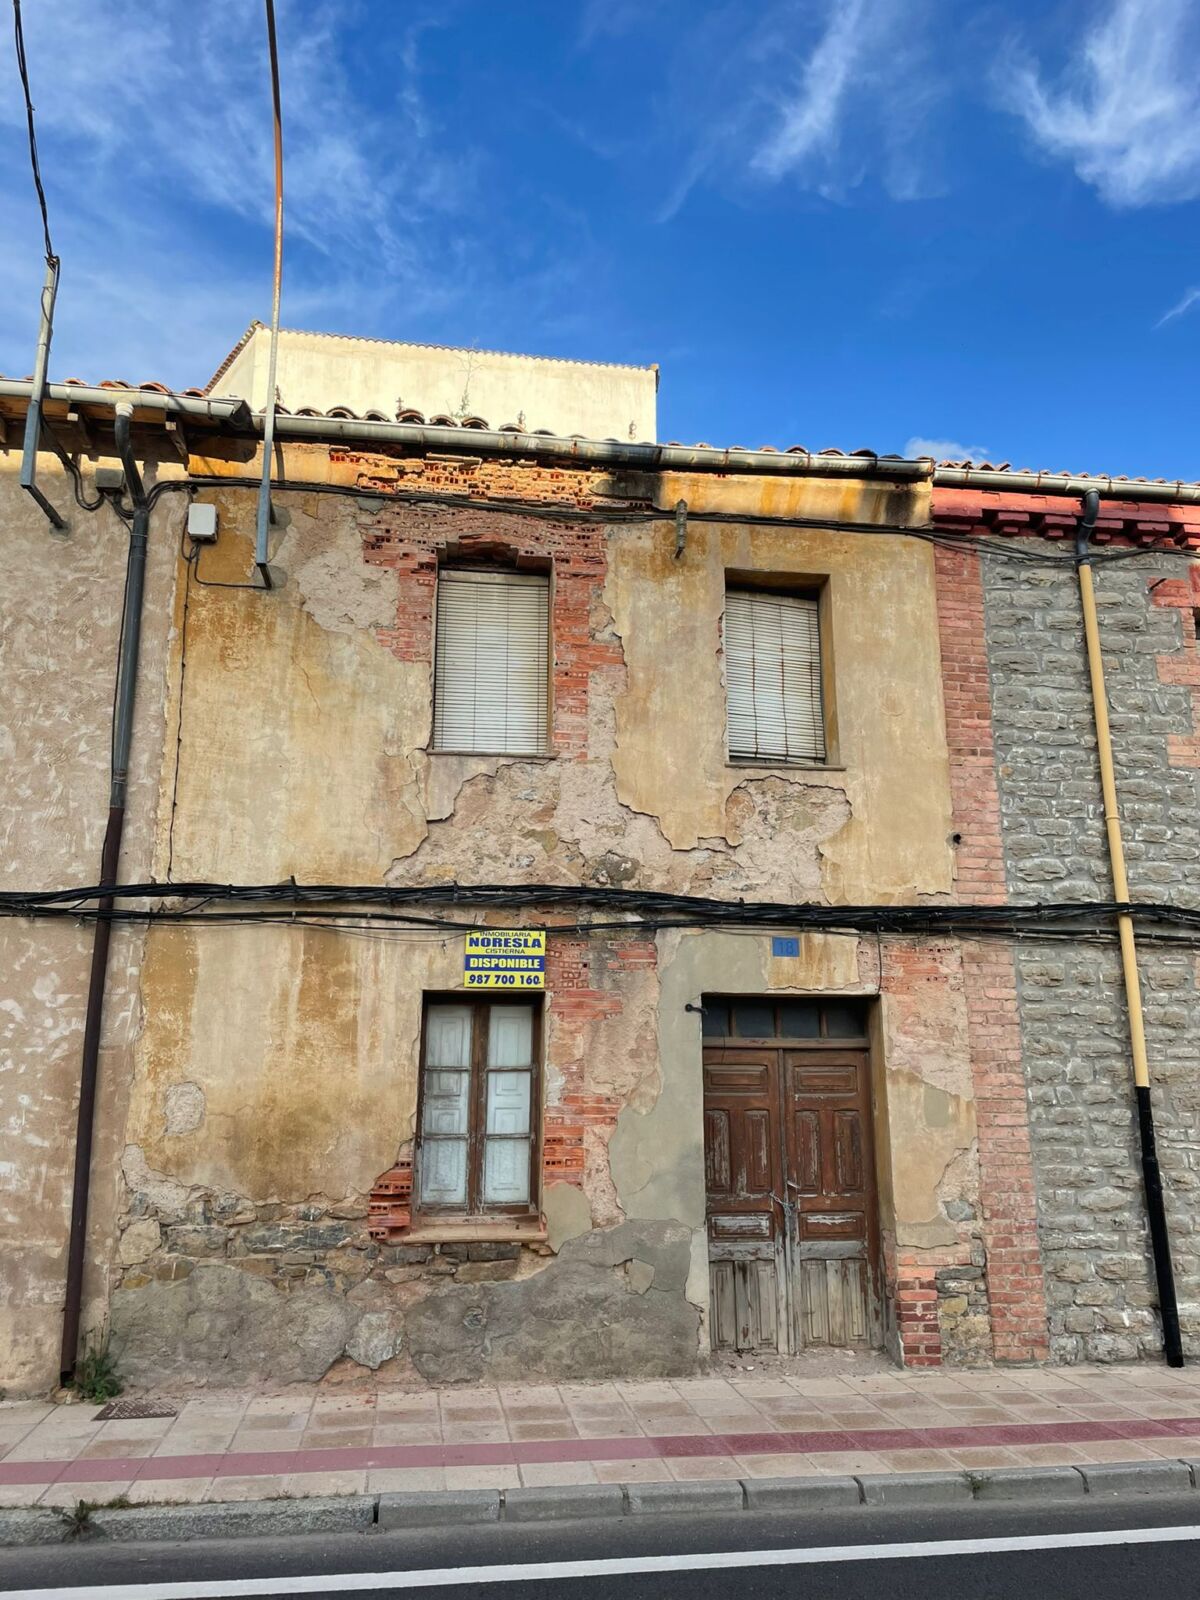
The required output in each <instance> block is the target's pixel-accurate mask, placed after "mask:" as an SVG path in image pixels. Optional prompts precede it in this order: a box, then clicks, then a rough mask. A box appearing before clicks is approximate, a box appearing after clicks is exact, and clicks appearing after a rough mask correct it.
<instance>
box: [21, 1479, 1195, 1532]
mask: <svg viewBox="0 0 1200 1600" xmlns="http://www.w3.org/2000/svg"><path fill="white" fill-rule="evenodd" d="M1197 1490H1200V1461H1189V1460H1175V1461H1167V1460H1162V1461H1113V1462H1097V1463H1094V1464H1088V1463H1081V1464H1080V1465H1079V1466H1077V1467H996V1468H991V1469H989V1470H987V1471H978V1472H897V1473H888V1474H877V1475H872V1476H868V1475H857V1476H854V1477H833V1476H830V1477H808V1478H746V1479H737V1478H720V1479H715V1480H714V1479H705V1480H699V1481H697V1480H680V1481H674V1480H671V1481H667V1482H662V1483H628V1484H615V1483H614V1484H607V1483H596V1484H546V1485H545V1486H541V1487H536V1488H523V1489H458V1490H455V1489H443V1490H429V1491H426V1492H414V1493H411V1494H378V1495H366V1494H349V1495H338V1496H322V1497H320V1498H317V1497H315V1496H314V1497H313V1498H312V1499H303V1498H301V1499H294V1500H235V1501H210V1502H200V1503H196V1504H187V1505H142V1506H111V1507H104V1506H96V1507H91V1508H88V1509H87V1511H86V1512H84V1513H82V1514H79V1513H73V1512H71V1511H69V1510H65V1509H64V1510H56V1509H53V1508H51V1507H48V1506H33V1507H31V1508H29V1509H8V1508H3V1509H0V1546H4V1545H7V1546H10V1547H11V1546H13V1545H45V1544H62V1543H64V1542H65V1541H67V1540H68V1539H79V1540H84V1541H88V1542H91V1541H93V1540H97V1541H98V1540H105V1541H119V1542H122V1543H130V1544H133V1543H141V1542H147V1541H154V1540H164V1539H174V1540H180V1539H240V1538H252V1537H257V1538H270V1537H279V1536H281V1535H289V1536H290V1535H296V1534H310V1533H320V1534H329V1533H365V1532H370V1531H373V1530H374V1529H379V1530H381V1531H383V1532H397V1531H401V1530H403V1529H405V1528H431V1527H461V1526H464V1525H466V1524H468V1523H487V1522H552V1521H571V1520H576V1519H578V1518H581V1517H585V1518H598V1517H627V1516H647V1515H649V1516H653V1515H660V1516H674V1515H681V1514H685V1513H697V1512H703V1511H707V1512H717V1511H743V1510H745V1511H775V1510H780V1511H783V1510H787V1511H792V1512H799V1513H805V1512H820V1511H829V1510H838V1509H845V1508H847V1507H849V1506H874V1507H879V1506H937V1505H967V1504H973V1503H975V1502H979V1503H988V1504H995V1503H998V1502H1017V1501H1020V1500H1024V1499H1034V1500H1036V1501H1038V1502H1039V1503H1040V1502H1042V1501H1044V1500H1047V1499H1054V1500H1065V1499H1070V1500H1084V1499H1085V1497H1089V1496H1096V1497H1102V1498H1104V1499H1106V1500H1111V1499H1112V1498H1114V1497H1125V1496H1135V1495H1143V1494H1192V1493H1195V1492H1196V1491H1197Z"/></svg>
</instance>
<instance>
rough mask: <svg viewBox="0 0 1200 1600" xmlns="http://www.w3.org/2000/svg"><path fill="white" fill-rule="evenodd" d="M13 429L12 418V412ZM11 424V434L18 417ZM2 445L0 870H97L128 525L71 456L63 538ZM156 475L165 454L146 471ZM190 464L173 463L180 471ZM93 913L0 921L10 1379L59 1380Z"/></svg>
mask: <svg viewBox="0 0 1200 1600" xmlns="http://www.w3.org/2000/svg"><path fill="white" fill-rule="evenodd" d="M10 427H11V425H10ZM9 437H10V439H11V438H12V434H11V432H10V435H9ZM19 460H20V457H19V452H18V451H17V450H15V449H10V450H9V452H8V453H7V455H0V526H2V528H3V538H4V571H3V580H2V581H0V767H2V768H3V772H4V782H3V785H0V883H2V884H3V886H4V888H6V889H10V890H11V889H53V888H61V887H63V886H64V885H70V884H92V883H95V882H96V880H97V877H98V873H99V863H100V846H101V841H102V839H103V836H104V829H105V824H106V821H107V817H108V801H109V750H110V729H111V717H112V703H113V684H114V678H115V672H116V661H117V644H118V635H119V631H120V619H121V602H122V593H123V588H124V581H125V560H126V553H127V550H128V542H129V541H128V532H127V529H126V526H125V524H124V523H122V522H121V521H119V520H118V518H117V517H116V516H115V515H114V514H113V512H112V511H111V510H110V509H108V508H107V507H105V508H103V509H101V510H100V511H98V512H95V513H87V512H84V511H82V510H80V509H78V508H77V507H76V506H75V505H74V504H73V502H72V498H71V492H70V487H69V485H68V484H67V483H66V481H65V480H64V478H63V476H62V472H61V469H60V467H59V466H58V463H57V461H56V460H55V459H54V458H53V457H51V456H42V457H40V458H39V468H38V470H39V482H40V484H41V486H42V487H43V489H44V490H45V492H46V493H47V495H48V497H49V498H50V499H51V501H52V502H53V503H54V504H55V505H57V506H58V507H59V508H60V509H61V510H62V512H63V514H64V516H65V517H66V518H67V521H68V524H69V529H68V533H67V535H66V536H65V537H64V536H56V535H55V534H54V533H53V532H52V530H51V529H50V526H49V524H48V522H47V520H46V517H45V516H44V514H43V513H42V512H41V511H40V510H39V509H38V507H37V506H36V505H35V504H34V502H33V501H32V499H31V498H30V497H29V496H28V495H27V494H25V492H24V491H23V490H22V489H21V488H20V486H19V484H18V481H17V471H18V466H19ZM143 470H144V471H145V473H146V476H147V481H148V482H151V483H152V482H153V481H154V479H155V476H156V472H157V469H156V467H155V465H154V463H153V462H147V463H146V465H145V467H144V469H143ZM177 470H178V468H177V467H175V468H172V467H169V466H168V467H167V468H166V475H167V476H170V475H171V474H172V472H177ZM181 511H182V506H181V501H180V499H179V498H177V497H175V496H172V495H167V496H166V497H165V498H164V499H163V500H162V501H161V502H160V505H159V508H158V509H157V510H156V511H155V513H154V516H153V519H152V523H151V533H150V543H149V555H148V562H147V577H146V606H145V626H144V630H143V642H142V663H143V670H142V676H141V684H142V688H141V691H140V693H139V698H138V703H137V711H136V724H135V734H134V746H133V766H132V772H131V782H130V792H129V809H128V820H127V825H126V830H125V842H124V851H123V855H122V872H123V875H124V876H125V877H126V878H139V877H141V878H144V877H146V876H147V875H148V874H149V870H150V847H151V840H152V835H153V828H152V823H153V814H154V808H155V805H156V804H157V800H158V791H159V766H160V762H161V758H162V752H163V741H164V732H163V729H164V724H163V696H162V691H161V685H162V681H163V676H162V675H163V667H164V662H165V656H166V634H167V625H168V618H169V614H170V595H171V587H172V585H173V583H174V581H175V563H176V554H177V550H178V543H179V519H180V516H181ZM141 946H142V934H141V933H140V932H139V931H135V930H129V929H121V928H118V929H116V930H115V931H114V936H113V941H112V952H111V961H110V966H109V987H108V998H107V1003H106V1008H105V1026H104V1033H103V1037H102V1049H101V1057H100V1076H99V1098H98V1107H97V1122H96V1159H95V1167H94V1170H95V1173H96V1178H95V1182H94V1184H93V1188H92V1203H91V1209H90V1213H89V1222H90V1226H89V1249H88V1261H89V1271H88V1273H87V1276H86V1280H85V1285H84V1328H85V1330H86V1329H88V1328H89V1327H91V1328H94V1327H96V1326H97V1325H98V1323H100V1322H102V1321H103V1317H104V1315H105V1310H106V1306H107V1284H108V1268H107V1263H108V1258H109V1254H110V1251H111V1241H112V1237H113V1234H114V1230H115V1216H116V1210H117V1204H118V1188H119V1181H120V1179H119V1168H120V1162H119V1155H120V1149H121V1144H122V1141H123V1137H124V1118H125V1097H126V1094H127V1090H128V1082H129V1071H130V1062H131V1051H132V1047H133V1041H134V1039H135V1038H136V1035H137V1032H138V1029H139V1027H140V1024H141V1008H140V1002H139V995H138V965H139V961H140V953H141ZM91 948H92V930H91V927H90V926H89V925H82V926H80V925H76V924H74V923H72V922H66V921H64V922H24V921H18V920H12V919H7V918H6V919H3V920H0V1126H2V1127H3V1130H4V1137H3V1141H2V1144H0V1284H2V1286H3V1288H2V1292H0V1384H3V1385H4V1386H6V1387H7V1388H8V1389H9V1390H10V1391H18V1392H19V1391H22V1390H29V1389H44V1388H46V1387H48V1386H50V1385H51V1384H53V1383H55V1382H57V1379H58V1372H59V1344H60V1340H61V1328H62V1304H63V1281H64V1274H65V1269H66V1243H67V1226H68V1219H69V1215H70V1202H71V1182H72V1171H73V1152H74V1140H75V1121H76V1110H77V1100H78V1085H79V1071H80V1048H81V1043H82V1036H83V1023H84V1013H85V1007H86V997H87V985H88V973H89V965H90V957H91Z"/></svg>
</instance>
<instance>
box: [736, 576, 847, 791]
mask: <svg viewBox="0 0 1200 1600" xmlns="http://www.w3.org/2000/svg"><path fill="white" fill-rule="evenodd" d="M725 692H726V696H727V704H728V722H729V754H730V757H731V759H733V760H751V761H824V760H825V759H826V745H825V712H824V705H823V701H822V695H821V627H820V602H819V601H818V599H817V597H816V595H812V594H809V595H799V594H776V593H773V592H770V591H768V590H757V591H756V590H748V589H730V590H729V591H727V593H726V595H725Z"/></svg>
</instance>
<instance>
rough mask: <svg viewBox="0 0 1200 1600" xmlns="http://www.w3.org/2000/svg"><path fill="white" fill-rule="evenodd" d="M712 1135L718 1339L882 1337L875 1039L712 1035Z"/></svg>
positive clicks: (802, 1342) (771, 1342)
mask: <svg viewBox="0 0 1200 1600" xmlns="http://www.w3.org/2000/svg"><path fill="white" fill-rule="evenodd" d="M704 1142H705V1163H706V1180H707V1188H708V1240H709V1274H710V1280H711V1286H712V1342H713V1346H714V1348H715V1349H719V1350H736V1351H781V1352H782V1351H786V1352H795V1351H798V1350H802V1349H804V1348H806V1347H808V1346H811V1345H859V1346H873V1345H877V1344H879V1343H880V1342H881V1341H880V1335H881V1319H880V1306H879V1297H878V1288H877V1285H878V1270H877V1260H878V1211H877V1204H876V1184H875V1162H874V1150H873V1144H872V1138H871V1098H870V1071H869V1060H868V1055H867V1051H866V1048H865V1040H864V1041H863V1047H862V1048H859V1049H854V1048H844V1047H841V1046H840V1045H838V1044H836V1043H835V1042H834V1041H833V1040H820V1041H818V1040H815V1039H814V1040H813V1041H811V1042H808V1041H805V1042H803V1043H801V1042H800V1041H787V1042H783V1041H777V1040H765V1039H764V1040H759V1041H755V1042H753V1043H751V1042H749V1041H746V1042H742V1041H741V1040H739V1039H726V1040H724V1041H723V1042H722V1043H720V1044H718V1043H715V1042H712V1041H710V1042H707V1043H706V1046H705V1050H704Z"/></svg>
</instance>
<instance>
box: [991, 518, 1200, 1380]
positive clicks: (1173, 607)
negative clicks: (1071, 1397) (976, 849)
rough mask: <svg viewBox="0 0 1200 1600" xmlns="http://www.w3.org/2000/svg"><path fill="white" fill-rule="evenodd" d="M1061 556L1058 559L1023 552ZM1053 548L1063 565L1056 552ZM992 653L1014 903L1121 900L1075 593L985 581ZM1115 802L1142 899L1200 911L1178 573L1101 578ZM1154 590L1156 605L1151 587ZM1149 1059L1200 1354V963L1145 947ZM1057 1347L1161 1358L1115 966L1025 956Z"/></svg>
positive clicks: (1104, 571)
mask: <svg viewBox="0 0 1200 1600" xmlns="http://www.w3.org/2000/svg"><path fill="white" fill-rule="evenodd" d="M1022 544H1023V545H1025V546H1027V547H1035V548H1040V549H1043V550H1047V551H1052V550H1053V549H1054V547H1053V546H1052V545H1051V544H1050V543H1049V542H1048V541H1044V540H1042V541H1037V543H1036V545H1033V542H1032V541H1028V540H1022ZM1059 548H1060V549H1061V546H1060V547H1059ZM985 574H986V579H985V581H986V604H987V638H988V656H989V665H990V671H991V700H992V709H993V721H994V729H995V741H996V756H997V761H998V767H999V774H1000V797H1001V809H1002V819H1003V839H1004V853H1005V863H1006V867H1007V877H1008V885H1009V889H1010V892H1011V894H1012V897H1013V898H1014V899H1020V900H1026V901H1030V900H1045V901H1050V902H1055V901H1067V900H1077V899H1091V898H1097V899H1108V898H1111V894H1112V885H1111V878H1110V874H1109V864H1108V853H1107V847H1106V842H1105V831H1104V820H1103V809H1102V802H1101V795H1100V780H1099V771H1098V766H1097V759H1096V743H1095V732H1094V725H1093V717H1092V705H1091V697H1090V693H1089V689H1088V681H1087V667H1086V659H1085V655H1084V649H1083V639H1082V622H1081V615H1080V607H1079V592H1078V585H1077V581H1076V577H1075V573H1074V570H1073V568H1072V567H1071V565H1070V564H1069V562H1066V561H1064V562H1063V564H1062V566H1060V567H1057V568H1055V569H1053V570H1047V569H1046V568H1032V569H1031V568H1026V567H1020V568H1018V567H1015V566H1014V565H1013V564H1012V563H1009V562H995V563H988V564H987V566H986V568H985ZM1095 583H1096V593H1097V604H1098V610H1099V618H1100V632H1101V637H1102V640H1103V646H1104V661H1105V670H1106V673H1107V676H1108V689H1109V701H1110V707H1111V723H1112V736H1113V744H1114V756H1115V764H1116V774H1117V789H1118V795H1119V799H1120V807H1121V816H1122V821H1123V826H1124V833H1125V841H1126V855H1127V858H1128V867H1129V879H1130V893H1131V895H1132V897H1133V898H1134V899H1135V900H1166V901H1171V902H1174V903H1176V904H1182V905H1189V906H1195V905H1197V904H1200V877H1198V874H1197V863H1198V862H1200V809H1198V802H1200V793H1198V791H1197V769H1198V768H1200V754H1198V751H1200V743H1198V742H1197V738H1196V730H1197V726H1198V724H1197V721H1196V691H1197V688H1200V656H1198V655H1197V645H1196V630H1195V615H1196V609H1195V608H1196V607H1197V606H1198V605H1200V590H1198V589H1197V588H1196V586H1195V578H1194V573H1190V572H1189V570H1188V569H1187V567H1186V566H1185V564H1184V563H1183V562H1182V561H1181V560H1180V559H1179V558H1157V559H1156V558H1153V557H1144V558H1140V559H1138V560H1136V561H1127V562H1120V563H1117V564H1114V565H1102V564H1101V565H1098V566H1097V567H1096V570H1095ZM1151 586H1153V588H1152V587H1151ZM1140 965H1141V972H1142V982H1143V986H1144V995H1143V998H1144V1004H1145V1012H1146V1031H1147V1042H1148V1047H1149V1055H1150V1073H1151V1080H1152V1083H1153V1086H1154V1087H1153V1101H1154V1109H1155V1117H1156V1121H1157V1127H1158V1144H1159V1154H1160V1158H1161V1160H1162V1165H1163V1174H1164V1182H1165V1186H1166V1195H1167V1212H1168V1217H1169V1222H1170V1230H1171V1238H1172V1245H1173V1251H1174V1260H1175V1271H1176V1277H1177V1282H1178V1294H1179V1301H1180V1316H1181V1321H1182V1324H1183V1329H1184V1343H1185V1348H1186V1349H1188V1350H1189V1351H1190V1352H1191V1353H1192V1354H1196V1353H1197V1352H1198V1351H1200V1249H1198V1246H1197V1234H1196V1218H1195V1210H1196V1198H1197V1192H1198V1189H1200V1043H1198V1040H1200V995H1198V993H1197V972H1196V959H1195V955H1194V952H1192V951H1191V950H1188V949H1180V950H1178V951H1170V950H1167V949H1164V948H1162V947H1161V946H1157V947H1156V946H1153V945H1151V944H1149V943H1148V942H1145V941H1143V943H1142V945H1141V950H1140ZM1016 972H1017V981H1018V990H1019V997H1020V1016H1021V1039H1022V1049H1023V1052H1024V1059H1025V1068H1026V1073H1027V1076H1028V1084H1029V1096H1030V1102H1031V1129H1032V1139H1033V1157H1034V1166H1035V1170H1036V1175H1037V1192H1038V1206H1039V1212H1040V1220H1041V1246H1042V1254H1043V1257H1044V1261H1045V1268H1046V1291H1047V1297H1048V1301H1049V1317H1050V1341H1051V1351H1052V1354H1053V1355H1054V1357H1055V1358H1056V1359H1058V1360H1064V1361H1095V1360H1122V1359H1130V1358H1134V1357H1139V1356H1149V1357H1152V1358H1156V1359H1157V1358H1159V1357H1160V1354H1161V1348H1162V1343H1161V1331H1160V1328H1159V1323H1158V1316H1157V1311H1156V1309H1155V1307H1156V1303H1157V1297H1156V1294H1155V1290H1154V1284H1153V1271H1152V1266H1151V1262H1150V1257H1149V1247H1148V1235H1147V1230H1146V1223H1145V1204H1144V1198H1143V1193H1142V1180H1141V1171H1140V1165H1139V1155H1138V1145H1137V1133H1136V1126H1135V1118H1134V1102H1133V1090H1132V1076H1131V1068H1130V1057H1129V1038H1128V1024H1127V1014H1126V1008H1125V996H1124V991H1123V988H1122V983H1121V969H1120V963H1119V960H1118V956H1117V952H1116V949H1115V947H1113V946H1112V945H1096V944H1087V943H1084V942H1082V941H1080V942H1076V943H1071V944H1065V945H1053V946H1051V945H1035V944H1028V945H1025V944H1022V945H1021V946H1019V947H1018V949H1017V953H1016Z"/></svg>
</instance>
